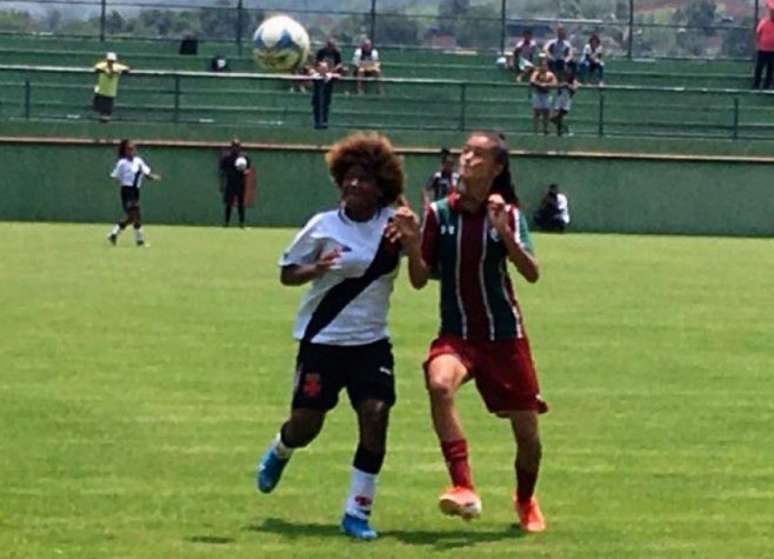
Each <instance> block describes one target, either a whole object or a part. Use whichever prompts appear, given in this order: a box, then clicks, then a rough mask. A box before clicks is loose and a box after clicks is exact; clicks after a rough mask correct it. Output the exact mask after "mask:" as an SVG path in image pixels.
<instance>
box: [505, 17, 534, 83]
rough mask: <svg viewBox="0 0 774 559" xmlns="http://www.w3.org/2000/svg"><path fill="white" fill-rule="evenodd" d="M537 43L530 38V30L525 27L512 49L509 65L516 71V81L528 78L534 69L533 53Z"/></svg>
mask: <svg viewBox="0 0 774 559" xmlns="http://www.w3.org/2000/svg"><path fill="white" fill-rule="evenodd" d="M536 53H537V43H536V42H535V40H534V39H533V38H532V30H531V29H525V30H524V33H523V35H522V37H521V39H520V40H519V42H518V43H516V46H515V47H514V49H513V54H512V60H511V65H512V67H513V69H514V71H515V72H516V81H519V82H520V81H521V80H523V79H527V80H529V78H530V77H532V71H533V70H534V69H535V54H536Z"/></svg>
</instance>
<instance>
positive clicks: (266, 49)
mask: <svg viewBox="0 0 774 559" xmlns="http://www.w3.org/2000/svg"><path fill="white" fill-rule="evenodd" d="M253 44H254V46H255V51H254V52H255V60H256V62H257V63H258V65H259V66H260V67H262V68H264V69H266V70H269V71H272V72H288V71H292V70H295V69H296V68H300V67H301V66H302V65H303V64H304V62H305V61H306V57H307V55H308V54H309V34H308V33H307V32H306V29H304V27H303V26H302V25H301V24H300V23H298V22H297V21H296V20H294V19H291V18H289V17H288V16H274V17H270V18H269V19H267V20H265V21H264V22H263V23H261V25H260V26H258V29H256V31H255V35H253Z"/></svg>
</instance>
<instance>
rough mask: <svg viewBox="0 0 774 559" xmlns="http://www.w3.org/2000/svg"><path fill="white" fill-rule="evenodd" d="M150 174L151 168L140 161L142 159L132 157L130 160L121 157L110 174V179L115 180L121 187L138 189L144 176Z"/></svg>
mask: <svg viewBox="0 0 774 559" xmlns="http://www.w3.org/2000/svg"><path fill="white" fill-rule="evenodd" d="M150 174H151V168H150V167H148V165H147V164H146V163H145V161H143V160H142V157H138V156H134V157H133V158H132V159H129V158H126V157H122V158H121V159H119V160H118V162H117V163H116V166H115V167H114V168H113V172H112V173H110V177H111V178H113V179H117V180H118V182H119V183H120V184H121V186H122V187H126V186H128V187H133V188H140V186H142V179H143V177H144V176H147V175H150Z"/></svg>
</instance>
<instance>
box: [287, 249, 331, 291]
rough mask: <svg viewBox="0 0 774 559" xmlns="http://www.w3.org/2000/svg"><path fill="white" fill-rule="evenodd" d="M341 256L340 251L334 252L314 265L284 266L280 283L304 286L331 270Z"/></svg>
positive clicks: (326, 254)
mask: <svg viewBox="0 0 774 559" xmlns="http://www.w3.org/2000/svg"><path fill="white" fill-rule="evenodd" d="M339 256H340V253H339V251H338V250H332V251H331V252H327V253H325V254H321V255H320V257H319V258H318V259H317V260H316V261H315V262H313V263H312V264H290V265H289V266H283V267H282V268H281V271H280V283H282V285H303V284H305V283H307V282H310V281H312V280H315V279H317V278H319V277H320V276H322V275H323V274H324V273H325V272H327V271H328V270H330V269H331V266H333V265H334V264H335V263H336V259H338V257H339Z"/></svg>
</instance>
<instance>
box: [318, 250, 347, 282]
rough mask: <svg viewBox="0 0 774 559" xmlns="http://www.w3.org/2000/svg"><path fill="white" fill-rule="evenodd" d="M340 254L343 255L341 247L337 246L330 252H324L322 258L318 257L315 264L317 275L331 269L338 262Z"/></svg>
mask: <svg viewBox="0 0 774 559" xmlns="http://www.w3.org/2000/svg"><path fill="white" fill-rule="evenodd" d="M339 256H341V249H340V248H335V249H333V250H332V251H330V252H326V253H324V254H322V255H321V256H320V258H318V259H317V262H315V263H314V264H313V266H314V273H315V275H316V276H318V277H319V276H321V275H323V274H324V273H326V272H327V271H328V270H330V269H331V268H332V267H333V266H334V264H336V260H338V259H339Z"/></svg>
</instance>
